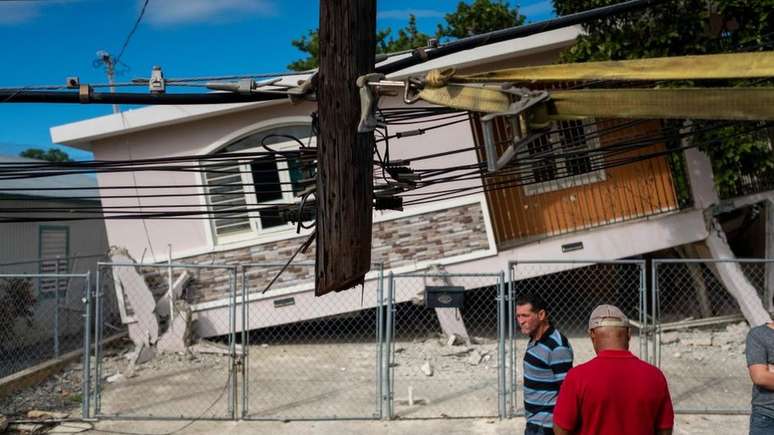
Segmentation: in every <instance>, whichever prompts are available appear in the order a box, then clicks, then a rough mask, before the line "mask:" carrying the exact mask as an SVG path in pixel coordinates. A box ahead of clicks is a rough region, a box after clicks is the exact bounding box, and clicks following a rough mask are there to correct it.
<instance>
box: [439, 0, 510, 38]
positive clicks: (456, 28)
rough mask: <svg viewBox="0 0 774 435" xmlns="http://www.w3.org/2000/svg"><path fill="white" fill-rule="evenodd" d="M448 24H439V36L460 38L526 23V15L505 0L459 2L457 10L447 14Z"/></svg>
mask: <svg viewBox="0 0 774 435" xmlns="http://www.w3.org/2000/svg"><path fill="white" fill-rule="evenodd" d="M444 19H445V20H446V25H445V26H444V25H441V24H439V25H438V30H437V32H436V34H437V36H439V37H445V38H451V39H458V38H466V37H468V36H472V35H480V34H482V33H487V32H492V31H495V30H500V29H505V28H508V27H514V26H520V25H522V24H524V20H525V17H524V16H522V15H520V14H519V10H518V8H516V7H511V6H509V4H508V2H504V1H503V0H496V1H492V0H474V1H473V3H472V4H467V3H465V2H459V3H458V4H457V10H456V11H454V12H452V13H449V14H446V16H445V17H444Z"/></svg>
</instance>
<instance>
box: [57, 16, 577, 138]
mask: <svg viewBox="0 0 774 435" xmlns="http://www.w3.org/2000/svg"><path fill="white" fill-rule="evenodd" d="M581 32H582V30H581V28H580V26H572V27H565V28H562V29H557V30H552V31H548V32H543V33H540V34H537V35H532V36H526V37H523V38H517V39H512V40H509V41H502V42H498V43H494V44H489V45H485V46H482V47H478V48H474V49H471V50H465V51H462V52H459V53H454V54H451V55H448V56H444V57H441V58H438V59H433V60H431V61H429V62H425V63H422V64H419V65H415V66H413V67H410V68H407V69H405V70H402V71H398V72H396V73H393V74H390V75H389V77H390V78H394V79H399V78H403V77H406V76H409V75H413V74H419V73H422V72H425V71H429V70H431V69H435V68H445V67H450V66H454V67H457V68H465V67H469V66H472V65H476V64H482V63H490V62H496V61H500V60H504V59H513V58H518V57H523V56H529V55H532V54H537V53H541V52H546V51H550V50H554V49H557V48H561V47H565V46H568V45H571V44H572V43H573V42H574V41H575V39H576V38H577V37H578V35H580V34H581ZM410 55H411V54H402V55H397V56H393V57H390V58H389V59H387V60H385V61H383V62H382V63H380V65H382V64H388V63H390V62H394V61H396V60H399V59H401V58H403V57H407V56H410ZM308 77H309V74H306V75H304V74H296V75H288V76H284V77H282V81H281V83H283V84H291V85H295V84H296V83H298V81H299V80H303V79H306V78H308ZM279 104H288V101H287V100H272V101H258V102H252V103H235V104H210V105H169V106H146V107H142V108H139V109H134V110H127V111H125V112H121V113H117V114H111V115H105V116H100V117H96V118H90V119H86V120H83V121H78V122H73V123H69V124H64V125H59V126H55V127H51V129H50V134H51V140H52V141H53V142H54V143H58V144H63V145H68V146H72V147H75V148H80V149H83V150H91V141H94V140H98V139H104V138H108V137H113V136H119V135H123V134H128V133H133V132H138V131H142V130H148V129H152V128H158V127H163V126H169V125H174V124H178V123H183V122H190V121H193V120H197V119H203V118H209V117H213V116H218V115H223V114H227V113H232V112H241V111H244V110H249V109H253V108H257V107H269V106H272V105H279Z"/></svg>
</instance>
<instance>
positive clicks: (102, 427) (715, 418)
mask: <svg viewBox="0 0 774 435" xmlns="http://www.w3.org/2000/svg"><path fill="white" fill-rule="evenodd" d="M748 419H749V417H748V416H746V415H678V416H677V417H676V422H675V434H707V435H709V434H717V433H723V434H730V435H733V434H746V433H747V431H748V424H747V422H748ZM186 424H187V422H184V421H101V422H99V423H95V425H94V427H95V429H94V430H93V431H90V432H89V433H105V434H110V433H115V432H120V433H126V434H137V435H146V434H147V435H161V434H167V433H169V432H172V431H177V430H179V431H177V432H175V433H177V434H226V433H228V434H229V435H232V434H233V435H239V434H256V433H258V434H272V435H274V434H277V435H306V434H329V433H330V434H337V435H355V434H358V435H359V434H366V433H367V434H390V435H394V434H407V435H409V434H410V435H418V434H436V433H442V434H443V435H456V434H459V435H462V434H474V435H475V434H482V435H483V434H493V435H505V434H509V435H514V434H522V433H524V419H523V418H514V419H512V420H497V419H446V420H395V421H306V422H303V421H293V422H289V423H283V422H274V421H265V422H264V421H240V422H231V421H227V422H216V421H197V422H195V423H193V424H190V425H189V426H185V425H186ZM184 426H185V427H184ZM181 428H182V429H181Z"/></svg>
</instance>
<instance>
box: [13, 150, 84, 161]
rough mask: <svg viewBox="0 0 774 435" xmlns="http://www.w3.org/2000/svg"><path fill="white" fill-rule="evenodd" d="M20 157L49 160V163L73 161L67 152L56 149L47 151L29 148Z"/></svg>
mask: <svg viewBox="0 0 774 435" xmlns="http://www.w3.org/2000/svg"><path fill="white" fill-rule="evenodd" d="M19 156H21V157H26V158H28V159H37V160H47V161H49V162H72V161H73V159H71V158H70V156H68V155H67V153H66V152H64V151H62V150H59V149H56V148H49V149H47V150H42V149H40V148H28V149H26V150H24V151H22V152H21V153H19Z"/></svg>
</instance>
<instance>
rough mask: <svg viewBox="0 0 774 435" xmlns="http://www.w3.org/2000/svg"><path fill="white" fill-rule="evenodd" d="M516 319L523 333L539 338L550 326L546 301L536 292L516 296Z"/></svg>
mask: <svg viewBox="0 0 774 435" xmlns="http://www.w3.org/2000/svg"><path fill="white" fill-rule="evenodd" d="M516 321H518V322H519V328H521V332H522V333H524V334H527V335H529V336H530V337H532V338H538V337H537V336H538V335H540V334H542V333H543V331H545V330H546V329H547V328H548V326H549V323H548V311H547V307H546V302H545V301H544V300H543V298H541V297H540V296H539V295H537V294H535V293H524V294H521V295H519V297H518V298H516Z"/></svg>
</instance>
